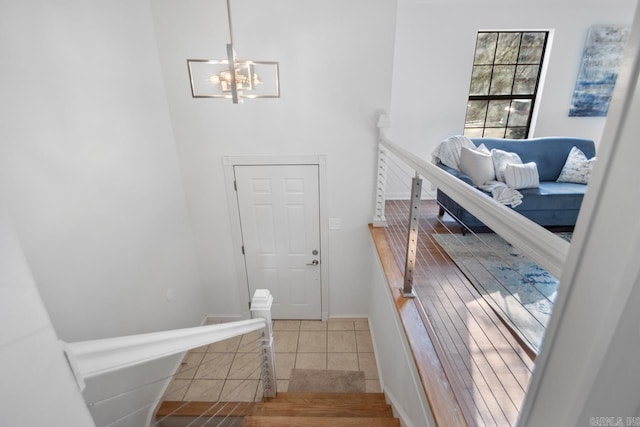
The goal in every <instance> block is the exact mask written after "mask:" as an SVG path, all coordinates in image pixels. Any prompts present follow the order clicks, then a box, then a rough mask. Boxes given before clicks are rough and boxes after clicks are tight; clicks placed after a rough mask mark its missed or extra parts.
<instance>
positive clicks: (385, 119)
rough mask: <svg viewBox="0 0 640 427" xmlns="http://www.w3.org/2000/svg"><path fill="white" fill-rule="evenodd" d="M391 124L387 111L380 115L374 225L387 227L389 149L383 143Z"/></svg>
mask: <svg viewBox="0 0 640 427" xmlns="http://www.w3.org/2000/svg"><path fill="white" fill-rule="evenodd" d="M390 126H391V120H390V119H389V116H388V115H387V114H386V113H382V114H380V117H378V169H377V173H376V206H375V214H374V216H373V221H372V223H373V226H374V227H386V225H387V219H386V218H385V216H384V209H385V206H384V204H385V198H384V193H385V190H386V186H387V149H386V148H385V147H384V145H383V141H384V139H385V138H386V133H387V129H388V128H389V127H390Z"/></svg>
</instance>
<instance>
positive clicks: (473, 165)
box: [460, 147, 496, 187]
mask: <svg viewBox="0 0 640 427" xmlns="http://www.w3.org/2000/svg"><path fill="white" fill-rule="evenodd" d="M460 172H462V173H464V174H466V175H469V176H470V177H471V181H473V185H475V186H476V187H479V186H481V185H482V184H484V183H485V182H487V181H491V180H493V179H495V177H496V174H495V172H494V171H493V161H492V160H491V154H489V153H488V152H482V151H478V150H471V149H469V148H467V147H462V150H461V151H460Z"/></svg>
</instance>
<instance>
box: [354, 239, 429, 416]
mask: <svg viewBox="0 0 640 427" xmlns="http://www.w3.org/2000/svg"><path fill="white" fill-rule="evenodd" d="M370 246H371V248H370V251H369V256H370V257H371V266H370V269H369V272H370V274H371V278H370V284H369V288H368V290H367V294H368V296H369V304H370V305H369V310H370V311H369V328H370V329H371V337H372V339H373V345H374V350H375V353H376V361H377V363H378V369H379V372H380V385H381V386H382V389H383V392H384V393H385V395H386V396H387V397H388V398H389V400H390V401H391V403H392V405H393V407H394V409H395V411H396V412H397V414H398V417H399V418H400V419H401V420H402V423H403V425H404V426H407V427H431V426H435V425H436V423H435V421H434V420H433V415H432V414H431V409H430V408H429V404H428V403H427V398H426V396H425V393H424V388H423V387H422V383H421V380H420V375H419V374H418V370H417V369H416V365H415V362H414V359H413V355H412V353H411V347H410V346H409V343H408V342H407V337H406V335H405V332H404V328H403V326H402V321H401V320H400V317H399V316H398V311H397V309H396V307H395V304H394V302H393V297H392V295H391V290H390V289H389V283H388V282H387V278H386V276H385V274H384V271H383V269H382V264H381V263H380V257H379V256H378V252H377V251H376V247H375V244H374V243H373V239H371V237H370Z"/></svg>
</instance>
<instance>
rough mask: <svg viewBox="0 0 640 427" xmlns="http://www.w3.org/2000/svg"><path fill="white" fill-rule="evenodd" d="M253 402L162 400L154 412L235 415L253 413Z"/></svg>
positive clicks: (179, 415) (161, 414)
mask: <svg viewBox="0 0 640 427" xmlns="http://www.w3.org/2000/svg"><path fill="white" fill-rule="evenodd" d="M255 407H256V403H255V402H195V401H194V402H181V401H170V400H169V401H164V402H162V404H161V405H160V407H159V408H158V411H157V412H156V416H157V417H166V416H172V417H199V416H208V417H210V416H214V415H215V416H222V417H226V416H237V417H242V416H245V415H251V414H253V412H254V410H255Z"/></svg>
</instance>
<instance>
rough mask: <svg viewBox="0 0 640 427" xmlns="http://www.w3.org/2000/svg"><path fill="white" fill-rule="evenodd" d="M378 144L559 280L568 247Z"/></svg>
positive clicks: (503, 208)
mask: <svg viewBox="0 0 640 427" xmlns="http://www.w3.org/2000/svg"><path fill="white" fill-rule="evenodd" d="M379 144H380V145H381V146H383V147H385V148H386V149H387V150H389V152H391V153H393V154H394V155H395V156H397V157H398V158H399V159H400V160H402V161H403V162H405V163H406V164H407V165H409V166H411V167H412V168H413V169H414V170H415V171H416V172H417V173H419V174H420V175H422V176H424V177H426V178H427V179H428V180H429V181H431V182H432V183H433V184H435V185H436V186H438V187H439V188H440V189H441V190H443V191H444V192H445V193H447V195H448V196H449V197H451V198H452V199H453V200H455V201H456V202H457V203H458V204H460V205H461V206H462V207H464V208H465V209H466V210H467V211H469V212H470V213H471V214H473V215H474V216H475V217H476V218H478V219H479V220H480V221H482V222H483V223H484V224H485V225H487V226H488V227H490V228H491V229H492V230H493V231H494V232H496V233H497V234H499V235H500V236H501V237H502V238H504V239H505V240H506V241H508V242H509V243H511V244H512V245H514V246H515V247H517V248H518V249H520V250H521V251H523V252H524V253H525V254H526V255H527V256H528V257H530V258H531V259H532V260H533V261H535V262H536V263H538V264H539V265H541V266H542V267H543V268H544V269H545V270H547V271H548V272H549V273H550V274H552V275H553V276H555V277H560V275H561V273H562V268H563V266H564V263H565V260H566V258H567V254H568V253H569V246H570V245H569V243H568V242H567V241H565V240H564V239H562V238H560V237H558V236H556V235H555V234H553V233H552V232H550V231H549V230H547V229H546V228H544V227H542V226H540V225H538V224H536V223H534V222H533V221H531V220H529V219H528V218H526V217H524V216H522V215H520V214H518V213H517V212H515V211H514V210H512V209H510V208H509V207H507V206H505V205H503V204H501V203H499V202H496V201H495V200H493V199H492V198H491V197H486V195H485V194H484V193H482V192H481V191H479V190H477V189H475V188H473V187H472V186H470V185H468V184H466V183H465V182H463V181H462V180H460V179H458V178H456V177H454V176H453V175H451V174H449V173H447V172H445V171H444V170H442V169H440V168H439V167H437V166H436V165H434V164H432V163H430V162H428V161H426V160H424V159H422V158H420V157H418V156H416V155H414V154H413V153H411V152H409V151H407V150H405V149H404V148H402V147H400V146H398V145H397V144H395V143H393V142H391V141H390V140H388V139H387V138H385V137H384V136H383V135H381V136H380V139H379Z"/></svg>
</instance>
